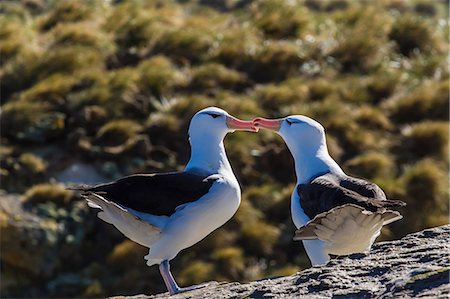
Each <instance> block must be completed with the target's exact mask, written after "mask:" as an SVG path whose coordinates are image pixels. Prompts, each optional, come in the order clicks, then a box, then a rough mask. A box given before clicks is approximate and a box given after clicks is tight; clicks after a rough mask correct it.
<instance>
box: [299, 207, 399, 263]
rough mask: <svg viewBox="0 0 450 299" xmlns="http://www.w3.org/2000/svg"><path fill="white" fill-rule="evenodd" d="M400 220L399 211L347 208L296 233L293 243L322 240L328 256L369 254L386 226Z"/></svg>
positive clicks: (336, 211)
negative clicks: (366, 252) (368, 251)
mask: <svg viewBox="0 0 450 299" xmlns="http://www.w3.org/2000/svg"><path fill="white" fill-rule="evenodd" d="M401 218H402V216H401V215H400V213H399V212H397V211H393V210H384V209H383V210H380V211H377V212H371V211H367V210H365V209H364V208H362V207H360V206H357V205H353V204H347V205H343V206H339V207H336V208H334V209H331V210H330V211H327V212H324V213H321V214H319V215H317V216H316V217H314V219H312V220H311V221H309V222H308V223H307V224H306V225H304V226H302V227H300V228H299V229H298V230H297V231H296V232H295V236H294V240H314V239H320V240H323V241H325V242H326V244H327V245H326V249H327V250H329V251H328V253H329V254H338V255H342V254H350V253H356V252H363V251H367V250H369V248H370V246H371V245H372V243H373V242H374V240H375V238H376V237H377V236H378V235H379V234H380V230H381V228H382V226H383V225H386V224H389V223H392V222H394V221H396V220H399V219H401Z"/></svg>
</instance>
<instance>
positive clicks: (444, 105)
mask: <svg viewBox="0 0 450 299" xmlns="http://www.w3.org/2000/svg"><path fill="white" fill-rule="evenodd" d="M448 97H449V85H448V82H447V81H441V82H437V81H425V82H424V83H423V84H422V85H420V86H418V87H416V88H414V89H412V90H410V91H409V92H407V93H406V94H401V95H399V96H397V97H395V98H393V99H392V100H391V101H390V102H389V103H387V104H386V106H387V108H388V109H389V110H390V112H391V118H392V119H393V120H394V121H395V122H398V123H407V122H415V121H420V120H424V119H433V120H448V118H449V102H448Z"/></svg>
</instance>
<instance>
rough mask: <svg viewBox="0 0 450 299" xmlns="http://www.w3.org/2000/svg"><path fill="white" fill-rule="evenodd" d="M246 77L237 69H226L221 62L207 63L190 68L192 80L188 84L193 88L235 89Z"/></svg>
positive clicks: (241, 84)
mask: <svg viewBox="0 0 450 299" xmlns="http://www.w3.org/2000/svg"><path fill="white" fill-rule="evenodd" d="M246 79H247V77H246V75H244V74H241V73H239V72H238V71H235V70H232V69H228V68H226V67H225V66H223V65H221V64H217V63H208V64H203V65H201V66H199V67H196V68H193V69H192V80H191V82H190V85H189V86H190V87H191V88H193V89H204V88H229V89H236V88H239V87H241V86H243V85H244V84H245V82H246Z"/></svg>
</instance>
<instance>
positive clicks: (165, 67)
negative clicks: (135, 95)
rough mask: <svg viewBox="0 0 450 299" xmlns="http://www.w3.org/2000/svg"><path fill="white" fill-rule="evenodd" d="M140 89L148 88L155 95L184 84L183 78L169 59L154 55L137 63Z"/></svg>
mask: <svg viewBox="0 0 450 299" xmlns="http://www.w3.org/2000/svg"><path fill="white" fill-rule="evenodd" d="M138 69H139V71H140V80H139V81H140V82H139V84H140V85H141V89H142V90H147V89H149V90H150V92H151V93H152V94H153V95H155V96H156V97H161V96H162V95H166V94H168V93H170V92H171V91H172V90H173V88H175V87H177V86H182V85H184V83H185V82H184V81H185V78H184V76H183V75H182V73H181V72H179V71H178V70H177V69H176V68H175V66H174V65H173V64H172V63H171V61H170V60H169V59H167V58H166V57H164V56H154V57H152V58H150V59H147V60H143V61H142V62H141V63H139V65H138Z"/></svg>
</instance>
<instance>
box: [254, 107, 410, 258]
mask: <svg viewBox="0 0 450 299" xmlns="http://www.w3.org/2000/svg"><path fill="white" fill-rule="evenodd" d="M253 123H254V125H255V126H256V127H258V128H265V129H269V130H273V131H275V132H277V133H278V134H279V135H280V136H281V137H282V138H283V139H284V141H285V143H286V145H287V147H288V148H289V150H290V152H291V154H292V156H293V158H294V164H295V172H296V176H297V184H296V186H295V189H294V191H293V193H292V196H291V216H292V220H293V222H294V224H295V226H296V227H297V231H296V232H295V236H294V240H302V241H303V245H304V247H305V250H306V252H307V254H308V257H309V259H310V261H311V264H312V265H313V266H315V265H323V264H326V263H327V262H328V261H329V260H330V255H348V254H352V253H358V252H367V251H369V250H370V247H371V246H372V244H373V242H374V241H375V239H376V238H377V237H378V235H379V234H380V230H381V228H382V227H383V226H384V225H387V224H389V223H392V222H394V221H397V220H399V219H401V218H402V216H401V214H400V213H399V212H398V211H395V210H393V208H396V207H401V206H404V205H406V204H405V203H404V202H402V201H399V200H390V199H387V198H386V195H385V193H384V192H383V190H382V189H381V188H380V187H379V186H377V185H376V184H374V183H371V182H369V181H366V180H364V179H359V178H354V177H351V176H348V175H346V174H345V173H344V171H343V170H342V169H341V167H339V165H338V164H337V163H336V161H334V160H333V158H332V157H331V156H330V154H329V153H328V149H327V145H326V139H325V130H324V128H323V126H322V125H321V124H320V123H318V122H317V121H315V120H313V119H311V118H309V117H306V116H303V115H292V116H288V117H285V118H281V119H264V118H255V119H254V120H253Z"/></svg>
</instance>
